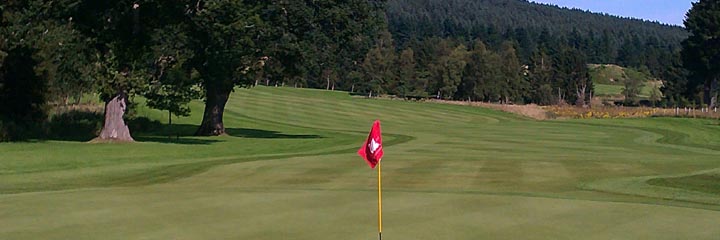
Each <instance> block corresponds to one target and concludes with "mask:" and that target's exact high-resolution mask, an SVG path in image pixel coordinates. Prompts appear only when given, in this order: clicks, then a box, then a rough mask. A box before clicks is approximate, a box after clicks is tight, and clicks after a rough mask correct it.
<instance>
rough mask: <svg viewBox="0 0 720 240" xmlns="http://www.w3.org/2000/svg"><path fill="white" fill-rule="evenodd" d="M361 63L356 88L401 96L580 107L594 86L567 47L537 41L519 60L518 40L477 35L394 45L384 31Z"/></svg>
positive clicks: (578, 57) (576, 53)
mask: <svg viewBox="0 0 720 240" xmlns="http://www.w3.org/2000/svg"><path fill="white" fill-rule="evenodd" d="M379 39H380V40H379V41H378V42H377V44H376V46H374V47H373V48H372V49H370V51H369V52H368V54H367V56H366V57H365V59H364V62H363V63H362V71H361V72H360V73H359V74H358V75H360V76H362V78H363V81H362V82H363V83H364V85H362V88H360V89H359V90H360V91H364V92H375V93H380V94H393V95H397V96H400V97H427V96H431V97H436V98H442V99H456V100H471V101H493V102H503V103H538V104H556V103H571V104H578V105H580V106H583V105H585V104H586V103H587V100H589V97H590V95H591V93H592V91H593V85H592V82H591V81H590V78H589V74H588V69H587V65H586V62H587V60H586V58H585V57H584V55H583V54H582V53H581V52H579V51H577V50H575V49H572V48H564V49H556V48H555V47H554V46H544V45H543V46H540V47H538V48H537V49H535V50H534V51H533V54H532V57H531V59H530V64H528V65H524V64H522V63H521V61H520V59H519V58H518V55H517V51H516V49H517V45H518V43H517V42H513V41H504V42H503V43H502V44H501V45H500V46H499V48H497V49H493V48H490V47H488V46H487V45H486V44H485V43H484V42H483V41H482V40H481V39H475V40H474V41H471V42H466V41H463V40H459V39H452V38H445V39H443V38H430V39H427V40H425V41H423V42H417V44H415V45H412V46H411V47H408V48H405V49H402V50H397V51H396V47H395V45H394V44H393V42H394V41H393V39H392V37H391V34H390V33H389V32H383V33H382V34H381V35H380V37H379Z"/></svg>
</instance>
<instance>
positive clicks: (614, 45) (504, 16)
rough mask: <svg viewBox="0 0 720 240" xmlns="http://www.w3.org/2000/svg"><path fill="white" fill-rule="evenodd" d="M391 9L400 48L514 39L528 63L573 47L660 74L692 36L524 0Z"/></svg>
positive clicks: (433, 0) (392, 5)
mask: <svg viewBox="0 0 720 240" xmlns="http://www.w3.org/2000/svg"><path fill="white" fill-rule="evenodd" d="M386 10H387V16H388V25H389V28H390V32H391V33H392V34H393V36H394V38H395V40H396V41H397V43H398V44H399V45H400V46H405V45H409V44H412V42H414V41H422V40H423V39H427V38H430V37H440V38H462V39H467V40H471V39H475V38H479V39H482V40H483V41H484V42H486V43H487V44H488V45H490V46H493V47H494V48H498V47H499V46H500V45H501V43H502V41H505V40H514V41H516V42H517V48H518V49H517V50H518V55H519V57H520V60H521V61H522V62H524V63H529V61H530V57H531V55H532V52H533V50H534V49H536V48H538V47H539V46H540V45H545V46H548V47H550V48H555V49H559V48H561V47H562V45H568V46H570V47H572V48H575V49H578V50H580V51H581V52H583V53H584V54H585V55H586V56H587V59H588V61H589V62H592V63H613V64H618V65H622V66H628V67H636V68H642V67H643V66H645V67H647V68H649V70H650V71H651V72H652V73H654V74H659V73H660V72H661V71H662V70H663V68H664V67H665V66H668V65H670V64H671V56H672V54H673V53H674V52H676V51H679V47H680V42H681V41H682V40H683V39H685V38H687V36H688V33H687V32H686V31H685V30H684V29H683V28H680V27H677V26H669V25H664V24H659V23H657V22H649V21H644V20H638V19H631V18H621V17H615V16H610V15H607V14H598V13H592V12H588V11H583V10H577V9H567V8H559V7H557V6H552V5H544V4H537V3H532V2H528V1H524V0H396V1H389V2H388V4H387V8H386Z"/></svg>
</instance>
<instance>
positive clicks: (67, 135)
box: [47, 110, 103, 141]
mask: <svg viewBox="0 0 720 240" xmlns="http://www.w3.org/2000/svg"><path fill="white" fill-rule="evenodd" d="M102 124H103V115H102V114H100V113H97V112H87V111H77V110H72V111H69V112H65V113H61V114H58V115H55V116H53V117H52V119H51V120H50V122H48V124H47V136H49V137H50V138H53V139H61V140H75V141H89V140H91V139H93V138H94V137H96V136H97V135H98V134H99V133H100V130H101V129H102Z"/></svg>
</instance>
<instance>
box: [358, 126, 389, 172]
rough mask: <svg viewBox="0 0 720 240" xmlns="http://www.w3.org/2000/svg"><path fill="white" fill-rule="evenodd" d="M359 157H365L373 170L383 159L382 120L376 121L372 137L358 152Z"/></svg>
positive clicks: (371, 131) (371, 133)
mask: <svg viewBox="0 0 720 240" xmlns="http://www.w3.org/2000/svg"><path fill="white" fill-rule="evenodd" d="M358 155H360V156H361V157H363V159H365V161H366V162H367V164H368V165H370V167H371V168H375V166H376V165H378V163H380V159H382V157H383V148H382V134H381V133H380V120H375V122H374V123H373V126H372V129H370V135H368V138H367V140H365V144H363V146H362V147H360V150H358Z"/></svg>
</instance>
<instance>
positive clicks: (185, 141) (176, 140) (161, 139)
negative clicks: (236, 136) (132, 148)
mask: <svg viewBox="0 0 720 240" xmlns="http://www.w3.org/2000/svg"><path fill="white" fill-rule="evenodd" d="M135 141H139V142H156V143H168V144H182V145H210V144H213V143H218V142H224V141H222V140H216V139H203V138H202V137H192V138H191V137H188V136H178V135H175V136H171V135H168V136H137V137H135Z"/></svg>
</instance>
